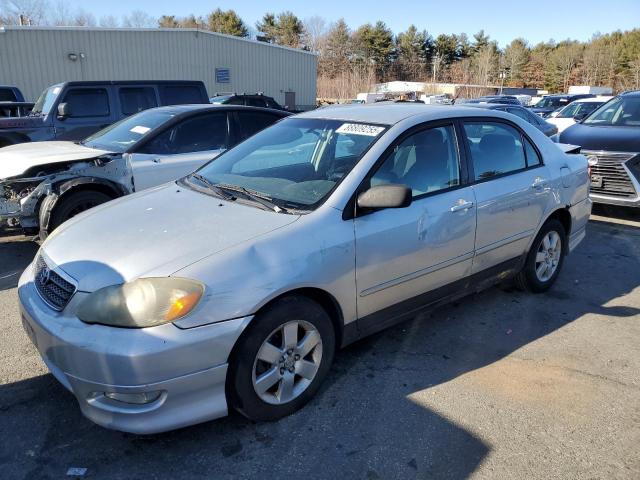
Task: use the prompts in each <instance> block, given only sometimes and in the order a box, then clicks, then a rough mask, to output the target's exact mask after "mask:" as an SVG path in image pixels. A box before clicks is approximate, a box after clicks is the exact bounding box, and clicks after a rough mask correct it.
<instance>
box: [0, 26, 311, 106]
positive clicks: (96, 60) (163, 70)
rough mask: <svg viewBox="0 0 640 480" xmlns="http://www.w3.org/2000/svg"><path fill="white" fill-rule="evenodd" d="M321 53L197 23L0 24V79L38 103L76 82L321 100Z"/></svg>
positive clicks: (306, 102) (297, 102) (295, 101)
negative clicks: (182, 85) (180, 84)
mask: <svg viewBox="0 0 640 480" xmlns="http://www.w3.org/2000/svg"><path fill="white" fill-rule="evenodd" d="M316 74H317V55H316V54H313V53H310V52H306V51H303V50H298V49H293V48H288V47H282V46H279V45H272V44H269V43H264V42H258V41H255V40H248V39H244V38H239V37H232V36H229V35H223V34H219V33H213V32H208V31H204V30H198V29H192V28H180V29H172V28H160V29H158V28H145V29H128V28H88V27H18V26H16V27H9V26H5V27H0V84H2V85H14V86H17V87H18V88H20V89H21V90H22V92H23V93H24V95H25V97H26V98H27V100H30V101H35V100H36V98H37V97H38V95H39V94H40V92H42V91H43V90H44V89H45V88H46V87H48V86H49V85H52V84H55V83H60V82H64V81H73V80H80V81H81V80H202V81H203V82H204V84H205V86H206V87H207V91H208V92H209V95H210V96H213V95H215V94H216V93H232V92H235V93H256V92H263V93H264V94H265V95H269V96H271V97H273V98H274V99H275V100H276V101H277V102H278V103H280V104H282V105H287V106H289V107H290V108H296V107H297V108H301V109H305V108H310V107H311V106H312V105H314V104H315V101H316Z"/></svg>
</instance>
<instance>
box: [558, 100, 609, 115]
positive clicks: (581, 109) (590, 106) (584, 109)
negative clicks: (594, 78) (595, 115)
mask: <svg viewBox="0 0 640 480" xmlns="http://www.w3.org/2000/svg"><path fill="white" fill-rule="evenodd" d="M603 103H604V102H573V103H570V104H569V105H567V106H566V107H564V108H563V109H562V110H560V112H558V115H557V116H556V118H573V117H575V116H576V115H586V114H587V113H590V112H593V111H594V110H595V109H596V108H598V107H599V106H600V105H602V104H603Z"/></svg>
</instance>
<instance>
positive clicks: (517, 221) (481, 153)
mask: <svg viewBox="0 0 640 480" xmlns="http://www.w3.org/2000/svg"><path fill="white" fill-rule="evenodd" d="M463 131H464V134H465V137H466V148H467V151H468V157H469V158H470V159H471V161H470V162H469V164H470V167H471V176H472V178H473V180H474V185H473V191H474V193H475V199H476V202H477V211H478V226H477V229H476V244H475V250H476V253H475V258H474V261H473V271H474V273H475V272H479V271H481V270H484V269H486V268H489V267H492V266H495V265H498V264H501V263H503V262H508V261H511V260H514V259H517V258H518V257H520V256H521V255H522V254H523V253H524V252H525V250H526V248H527V245H528V244H529V241H530V239H531V236H532V235H534V234H535V231H536V228H537V226H538V225H539V224H540V221H541V219H542V216H543V215H544V213H545V211H546V208H547V205H548V204H549V201H550V196H551V190H550V188H549V172H548V170H547V167H546V166H544V165H543V163H542V159H541V157H540V154H539V153H538V152H537V150H536V149H535V147H534V146H533V144H532V142H531V141H530V140H529V139H528V138H527V137H526V136H525V135H524V134H523V133H522V132H521V131H520V129H519V128H517V127H516V126H515V125H513V124H511V123H510V122H507V121H504V120H497V119H486V120H465V121H463Z"/></svg>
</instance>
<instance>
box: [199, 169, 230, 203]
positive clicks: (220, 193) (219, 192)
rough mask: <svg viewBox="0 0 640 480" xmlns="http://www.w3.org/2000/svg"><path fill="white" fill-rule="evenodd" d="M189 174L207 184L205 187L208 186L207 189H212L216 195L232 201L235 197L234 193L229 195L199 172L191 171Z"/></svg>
mask: <svg viewBox="0 0 640 480" xmlns="http://www.w3.org/2000/svg"><path fill="white" fill-rule="evenodd" d="M189 176H190V177H193V178H195V179H196V180H199V181H200V182H202V183H204V184H205V185H206V186H207V188H209V190H212V191H213V192H214V193H215V194H216V195H218V196H219V197H222V198H223V199H225V200H232V201H233V200H235V199H236V197H235V195H229V194H228V193H226V192H225V191H224V190H222V189H221V188H219V187H218V186H217V185H216V184H215V183H212V182H211V181H209V179H208V178H206V177H204V176H202V175H200V174H199V173H192V174H191V175H189Z"/></svg>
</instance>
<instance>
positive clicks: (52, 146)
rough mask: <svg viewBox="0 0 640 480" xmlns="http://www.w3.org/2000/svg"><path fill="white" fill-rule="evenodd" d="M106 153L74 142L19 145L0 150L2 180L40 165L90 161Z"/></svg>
mask: <svg viewBox="0 0 640 480" xmlns="http://www.w3.org/2000/svg"><path fill="white" fill-rule="evenodd" d="M106 153H112V152H108V151H105V150H97V149H95V148H89V147H85V146H83V145H77V144H75V143H73V142H32V143H19V144H17V145H10V146H8V147H4V148H0V179H5V178H10V177H15V176H18V175H22V174H23V173H24V172H26V171H27V170H28V169H29V168H31V167H35V166H38V165H50V164H52V163H62V162H70V161H75V160H88V159H90V158H96V157H99V156H101V155H104V154H106Z"/></svg>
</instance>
